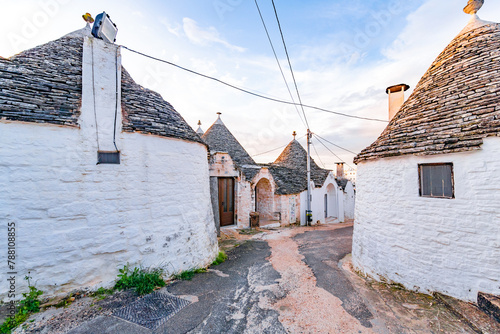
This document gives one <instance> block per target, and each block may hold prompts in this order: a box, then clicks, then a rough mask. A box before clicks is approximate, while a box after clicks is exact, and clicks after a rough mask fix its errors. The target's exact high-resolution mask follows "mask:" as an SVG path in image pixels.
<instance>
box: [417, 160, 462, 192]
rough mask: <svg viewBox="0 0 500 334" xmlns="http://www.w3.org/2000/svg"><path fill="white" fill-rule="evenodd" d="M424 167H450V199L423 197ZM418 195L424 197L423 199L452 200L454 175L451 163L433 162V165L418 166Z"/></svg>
mask: <svg viewBox="0 0 500 334" xmlns="http://www.w3.org/2000/svg"><path fill="white" fill-rule="evenodd" d="M424 166H450V172H451V173H450V177H451V197H450V196H435V195H423V189H422V188H423V177H422V167H424ZM418 194H419V196H420V197H424V198H442V199H454V198H455V174H454V168H453V162H435V163H421V164H418Z"/></svg>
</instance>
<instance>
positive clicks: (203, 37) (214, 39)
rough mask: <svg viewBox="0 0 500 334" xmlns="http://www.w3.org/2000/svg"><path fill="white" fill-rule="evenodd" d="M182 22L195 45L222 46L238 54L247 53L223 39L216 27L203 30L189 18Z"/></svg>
mask: <svg viewBox="0 0 500 334" xmlns="http://www.w3.org/2000/svg"><path fill="white" fill-rule="evenodd" d="M182 22H183V28H184V33H185V34H186V36H187V38H188V39H189V40H190V41H191V42H192V43H194V44H197V45H202V46H206V45H212V44H221V45H223V46H225V47H226V48H228V49H230V50H233V51H238V52H244V51H245V48H242V47H240V46H236V45H232V44H230V43H229V42H227V41H226V40H224V39H222V38H221V37H220V34H219V32H218V31H217V29H215V28H214V27H209V28H208V29H203V28H201V27H200V26H199V25H198V23H197V22H196V21H195V20H193V19H190V18H188V17H185V18H184V19H183V20H182Z"/></svg>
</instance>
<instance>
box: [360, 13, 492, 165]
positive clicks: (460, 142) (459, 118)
mask: <svg viewBox="0 0 500 334" xmlns="http://www.w3.org/2000/svg"><path fill="white" fill-rule="evenodd" d="M478 20H479V19H478V18H477V17H473V18H472V20H471V22H470V23H469V24H468V25H467V27H466V28H465V29H464V30H462V32H461V33H460V34H459V35H458V36H457V37H455V39H453V41H452V42H451V43H450V44H449V45H448V46H447V47H446V49H445V50H444V51H443V52H442V53H441V54H440V55H439V56H438V58H437V59H436V60H435V61H434V63H433V64H432V65H431V67H430V68H429V69H428V71H427V72H426V73H425V75H424V76H423V77H422V78H421V79H420V82H419V83H418V85H417V86H416V88H415V90H414V92H413V93H412V95H411V96H410V97H409V98H408V100H407V101H406V102H405V103H404V104H403V106H402V107H401V109H400V110H399V112H398V113H397V114H396V115H395V117H394V118H393V119H392V120H391V122H390V123H389V125H388V126H387V128H386V129H385V130H384V132H383V133H382V134H381V135H380V137H379V138H378V139H377V140H376V141H375V142H374V143H373V144H372V145H370V146H369V147H367V148H366V149H364V150H363V151H361V153H360V154H359V155H358V156H357V157H356V158H355V159H354V162H355V163H358V162H361V161H365V160H370V159H378V158H384V157H391V156H401V155H407V154H414V155H427V154H441V153H454V152H463V151H469V150H477V149H480V146H481V145H482V143H483V138H485V137H488V136H499V135H500V25H499V24H497V23H491V22H485V21H480V20H479V21H478Z"/></svg>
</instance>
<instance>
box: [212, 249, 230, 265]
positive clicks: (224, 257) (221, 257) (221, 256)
mask: <svg viewBox="0 0 500 334" xmlns="http://www.w3.org/2000/svg"><path fill="white" fill-rule="evenodd" d="M226 260H227V255H226V253H225V252H224V251H220V252H219V254H217V257H216V258H215V260H214V262H212V266H217V265H219V264H221V263H223V262H224V261H226Z"/></svg>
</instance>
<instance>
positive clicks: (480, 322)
mask: <svg viewBox="0 0 500 334" xmlns="http://www.w3.org/2000/svg"><path fill="white" fill-rule="evenodd" d="M434 297H436V299H438V300H439V301H440V302H441V303H443V304H444V305H446V307H448V308H449V309H450V310H451V311H452V312H453V313H454V314H455V315H456V316H457V317H459V318H460V319H462V320H463V321H465V322H466V323H467V324H469V326H470V327H471V328H472V329H473V330H474V331H475V332H476V333H479V334H498V333H500V323H498V322H497V321H496V320H495V319H494V318H493V317H491V316H489V315H488V314H486V313H484V312H483V311H482V310H481V309H480V308H479V307H478V306H477V305H476V304H474V303H467V302H464V301H461V300H458V299H455V298H453V297H450V296H446V295H443V294H441V293H438V292H435V293H434Z"/></svg>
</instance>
